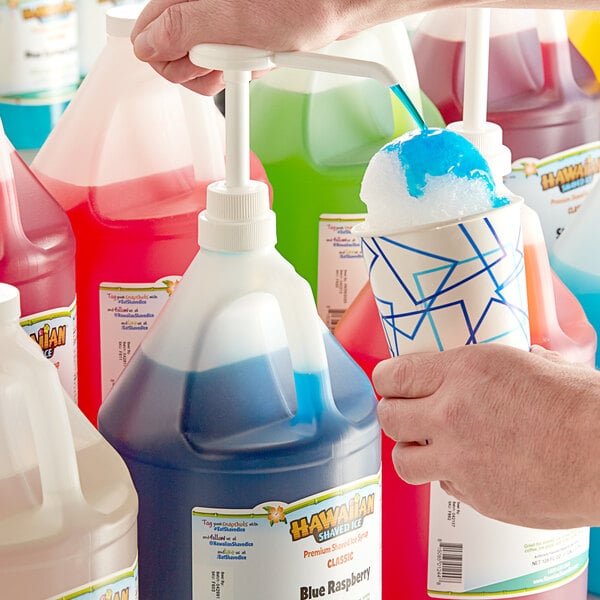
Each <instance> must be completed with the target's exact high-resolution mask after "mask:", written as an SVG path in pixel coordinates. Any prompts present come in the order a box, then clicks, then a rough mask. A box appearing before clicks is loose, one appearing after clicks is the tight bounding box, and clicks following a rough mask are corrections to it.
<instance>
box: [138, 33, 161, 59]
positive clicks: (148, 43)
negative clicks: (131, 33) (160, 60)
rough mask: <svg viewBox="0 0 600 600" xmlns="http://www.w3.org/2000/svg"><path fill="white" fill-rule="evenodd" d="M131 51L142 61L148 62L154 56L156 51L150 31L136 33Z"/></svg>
mask: <svg viewBox="0 0 600 600" xmlns="http://www.w3.org/2000/svg"><path fill="white" fill-rule="evenodd" d="M133 51H134V52H135V55H136V56H137V57H138V58H140V59H142V60H148V59H150V58H152V57H153V56H154V53H155V52H156V50H155V48H154V36H153V35H152V29H150V30H148V29H145V30H144V31H141V32H140V33H138V35H137V36H136V38H135V40H133Z"/></svg>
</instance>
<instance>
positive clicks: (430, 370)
mask: <svg viewBox="0 0 600 600" xmlns="http://www.w3.org/2000/svg"><path fill="white" fill-rule="evenodd" d="M444 354H445V353H444ZM441 356H442V353H439V352H426V353H420V354H408V355H406V356H399V357H396V358H390V359H387V360H384V361H382V362H380V363H379V364H378V365H376V367H375V369H374V370H373V375H372V377H373V385H374V387H375V390H376V391H377V393H378V394H379V395H380V396H384V397H386V398H422V397H424V396H430V395H431V394H433V393H434V392H435V391H436V390H437V389H438V388H439V386H440V385H441V383H442V381H443V379H444V377H445V372H446V367H447V363H448V361H447V360H443V359H442V358H441Z"/></svg>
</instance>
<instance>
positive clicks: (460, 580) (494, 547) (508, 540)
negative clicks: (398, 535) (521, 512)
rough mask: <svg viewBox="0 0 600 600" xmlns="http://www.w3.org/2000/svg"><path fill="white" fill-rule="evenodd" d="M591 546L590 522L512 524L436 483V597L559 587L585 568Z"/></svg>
mask: <svg viewBox="0 0 600 600" xmlns="http://www.w3.org/2000/svg"><path fill="white" fill-rule="evenodd" d="M588 548H589V529H588V528H580V529H568V530H559V531H556V530H554V531H552V530H546V529H529V528H527V527H516V526H514V525H507V524H506V523H501V522H499V521H494V520H493V519H488V518H487V517H484V516H482V515H480V514H479V513H477V512H476V511H475V510H473V509H472V508H471V507H469V506H467V505H466V504H464V503H463V502H459V501H458V500H456V499H455V498H453V497H451V496H449V495H448V494H446V493H445V492H444V491H443V490H442V489H441V488H440V486H439V484H438V483H432V484H431V505H430V520H429V574H428V588H429V589H428V593H429V595H430V596H431V597H433V598H447V597H453V598H454V597H468V598H496V597H499V596H501V597H502V598H520V597H522V596H528V595H531V594H534V593H540V592H542V591H546V590H549V589H552V588H557V587H560V586H563V585H565V584H566V583H568V582H569V581H571V580H573V579H574V578H575V577H577V576H579V575H580V574H581V573H582V572H583V570H584V569H585V568H586V566H587V563H588Z"/></svg>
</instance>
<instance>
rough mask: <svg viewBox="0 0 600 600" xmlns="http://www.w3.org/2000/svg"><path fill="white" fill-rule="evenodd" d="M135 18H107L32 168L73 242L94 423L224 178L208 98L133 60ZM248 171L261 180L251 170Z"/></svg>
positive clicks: (186, 257)
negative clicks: (209, 190)
mask: <svg viewBox="0 0 600 600" xmlns="http://www.w3.org/2000/svg"><path fill="white" fill-rule="evenodd" d="M140 10H141V8H140V6H139V5H134V6H123V7H117V8H113V9H111V10H110V11H109V13H108V16H107V30H108V35H109V38H108V43H107V46H106V47H105V49H104V51H103V52H102V54H101V56H100V57H99V59H98V61H97V62H96V63H95V65H94V67H93V69H92V71H91V72H90V73H89V75H88V76H87V77H86V78H85V80H84V81H83V82H82V85H81V86H80V88H79V90H78V92H77V94H76V96H75V98H74V99H73V102H72V103H71V104H70V105H69V107H68V109H67V111H66V112H65V113H64V115H63V118H62V119H61V122H60V123H59V125H58V126H57V127H56V128H55V130H54V131H53V132H52V135H51V136H50V137H49V138H48V141H47V142H46V143H45V144H44V146H43V148H42V149H41V150H40V152H39V154H38V155H37V157H36V159H35V161H34V162H33V164H32V168H33V170H34V172H35V173H36V174H37V175H38V176H39V178H40V179H41V181H42V182H43V183H44V185H45V186H46V187H47V188H48V189H49V190H50V191H51V192H52V194H53V195H54V197H55V198H56V199H57V201H58V202H59V203H60V204H61V206H62V207H63V208H64V209H65V210H66V211H67V214H68V215H69V218H70V219H71V223H72V225H73V229H74V231H75V236H76V238H77V298H78V322H79V330H78V333H79V348H80V351H79V389H80V396H81V403H80V406H81V408H82V410H83V412H84V413H85V414H86V415H87V416H88V417H89V418H90V420H91V421H92V422H93V423H96V416H97V411H98V407H99V406H100V403H101V401H102V399H103V398H104V397H105V396H106V394H107V393H108V391H109V390H110V388H111V387H112V385H113V383H114V382H115V380H116V379H117V377H118V376H119V374H120V373H121V371H122V369H123V367H124V365H125V364H127V361H128V360H129V357H130V356H131V354H132V353H133V351H134V350H135V348H136V347H137V346H138V344H139V342H140V341H141V340H142V338H143V337H144V335H145V333H146V331H147V330H148V329H149V327H150V326H151V324H152V322H153V320H154V318H155V317H156V315H157V314H158V313H159V311H160V310H161V308H162V306H163V305H164V303H165V302H166V301H167V299H168V298H169V296H170V294H171V292H172V291H173V289H174V287H175V285H176V284H177V281H178V280H179V278H180V277H181V275H182V274H183V272H184V271H185V269H186V268H187V267H188V265H189V263H190V261H191V260H192V258H193V257H194V255H195V254H196V252H197V250H198V244H197V237H198V236H197V218H198V213H199V212H200V210H201V209H202V208H203V207H204V205H205V190H206V186H207V184H208V183H209V182H210V181H214V180H217V179H219V178H221V177H222V176H223V174H224V139H223V136H224V123H223V116H222V115H221V114H220V113H219V111H218V110H217V108H216V107H215V105H214V102H213V101H212V99H211V98H207V97H203V96H200V95H198V94H193V93H192V92H189V91H188V90H186V89H185V88H182V87H181V86H177V85H174V84H171V83H170V82H168V81H166V80H165V79H163V78H162V77H161V76H160V75H158V74H157V73H156V72H155V71H154V70H153V69H152V68H151V67H150V66H149V65H148V64H145V63H142V62H141V61H139V60H138V59H137V58H136V57H135V55H134V54H133V49H132V45H131V42H130V39H129V35H130V32H131V29H132V27H133V24H134V22H135V19H136V16H137V14H139V12H140ZM252 172H253V174H254V176H255V178H256V179H265V178H266V176H265V174H264V171H263V169H262V167H261V166H260V163H259V162H258V161H257V160H256V159H253V163H252Z"/></svg>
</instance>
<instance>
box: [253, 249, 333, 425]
mask: <svg viewBox="0 0 600 600" xmlns="http://www.w3.org/2000/svg"><path fill="white" fill-rule="evenodd" d="M275 258H276V259H278V260H279V262H280V264H279V265H277V264H274V265H273V266H274V267H275V268H273V269H270V270H268V273H269V275H268V277H267V280H266V281H265V290H264V291H266V292H268V293H270V294H272V296H273V297H274V298H275V300H276V301H277V303H278V304H279V310H280V312H281V317H282V320H283V325H284V329H285V333H286V336H287V339H288V346H289V350H290V357H291V361H292V367H293V369H294V385H295V387H296V397H297V402H298V411H297V413H296V415H295V417H294V422H296V423H300V422H302V423H305V422H311V421H313V420H315V419H319V418H320V417H321V415H322V414H324V413H337V412H338V409H337V407H336V405H335V402H334V399H333V391H332V388H331V378H330V375H329V366H328V362H327V354H326V352H325V343H324V340H323V334H324V331H325V330H326V328H325V325H324V323H323V322H322V320H321V318H320V317H319V314H318V313H317V309H316V306H315V302H314V298H313V295H312V290H311V287H310V285H309V284H308V282H307V281H306V280H304V279H302V278H301V277H300V276H299V275H298V274H297V273H296V271H295V270H294V268H293V267H292V266H291V265H290V264H289V263H288V262H287V261H285V259H283V257H281V256H280V255H279V254H278V253H275ZM299 376H300V377H303V379H304V381H303V385H301V386H300V385H299Z"/></svg>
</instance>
